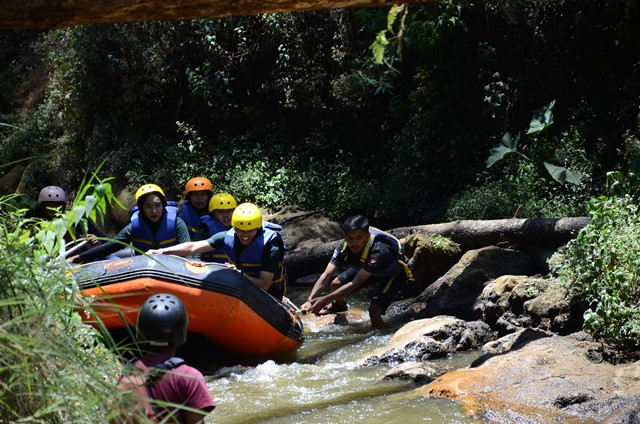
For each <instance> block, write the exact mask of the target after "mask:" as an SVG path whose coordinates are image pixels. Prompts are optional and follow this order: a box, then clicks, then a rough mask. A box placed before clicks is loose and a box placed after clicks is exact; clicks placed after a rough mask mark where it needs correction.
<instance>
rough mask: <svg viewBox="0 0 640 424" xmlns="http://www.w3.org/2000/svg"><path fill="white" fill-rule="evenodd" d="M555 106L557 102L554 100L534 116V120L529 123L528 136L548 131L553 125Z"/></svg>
mask: <svg viewBox="0 0 640 424" xmlns="http://www.w3.org/2000/svg"><path fill="white" fill-rule="evenodd" d="M555 104H556V101H555V100H552V101H551V102H550V103H549V104H548V105H546V106H544V107H543V108H542V109H540V110H538V111H537V112H536V113H535V114H534V115H533V118H531V122H530V123H529V130H528V131H527V134H528V135H530V134H538V133H540V132H542V131H544V130H546V129H547V128H548V127H549V125H551V124H553V107H554V106H555Z"/></svg>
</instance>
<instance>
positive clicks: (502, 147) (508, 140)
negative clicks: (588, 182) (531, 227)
mask: <svg viewBox="0 0 640 424" xmlns="http://www.w3.org/2000/svg"><path fill="white" fill-rule="evenodd" d="M555 104H556V101H555V100H553V101H551V103H549V104H548V105H546V106H544V107H543V108H542V109H540V110H538V111H537V112H536V113H535V114H534V115H533V117H532V118H531V122H530V123H529V129H528V130H527V135H534V134H539V133H543V132H545V131H546V129H547V128H548V127H549V126H550V125H551V124H553V107H554V106H555ZM519 141H520V133H518V134H516V136H515V137H512V136H511V134H510V133H508V132H507V133H505V134H504V136H502V140H501V141H500V144H498V145H497V146H496V147H494V148H493V149H491V151H490V152H489V158H488V159H487V168H491V167H492V166H493V165H495V164H496V163H497V162H499V161H501V160H502V159H504V157H505V156H506V155H508V154H510V153H517V154H519V155H520V156H521V157H522V158H523V159H525V160H531V159H529V158H528V157H527V156H525V155H524V154H523V153H521V152H520V151H519V150H518V142H519ZM554 159H555V161H557V162H558V163H561V164H564V163H565V162H566V160H567V152H566V151H564V150H562V149H556V151H555V152H554ZM544 167H545V169H546V170H547V172H548V173H549V175H551V177H552V178H553V179H554V180H555V181H557V182H559V183H560V184H564V183H565V182H568V183H571V184H575V185H578V184H580V180H581V179H582V174H580V173H579V172H575V171H571V170H570V169H568V168H565V167H564V166H558V165H554V164H553V163H550V162H546V161H545V162H544Z"/></svg>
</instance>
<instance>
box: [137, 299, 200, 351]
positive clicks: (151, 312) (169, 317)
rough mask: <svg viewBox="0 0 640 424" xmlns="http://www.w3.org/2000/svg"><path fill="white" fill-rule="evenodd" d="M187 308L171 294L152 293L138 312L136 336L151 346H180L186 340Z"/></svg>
mask: <svg viewBox="0 0 640 424" xmlns="http://www.w3.org/2000/svg"><path fill="white" fill-rule="evenodd" d="M188 324H189V321H188V319H187V310H186V308H185V307H184V304H183V303H182V301H181V300H180V299H178V298H177V297H176V296H174V295H172V294H167V293H162V294H154V295H153V296H150V297H149V298H147V300H145V301H144V303H143V304H142V306H141V307H140V311H139V312H138V325H137V327H138V338H139V339H140V340H141V341H145V342H149V344H151V345H152V346H182V345H183V344H185V342H186V341H187V325H188Z"/></svg>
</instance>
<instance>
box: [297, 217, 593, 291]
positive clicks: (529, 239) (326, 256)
mask: <svg viewBox="0 0 640 424" xmlns="http://www.w3.org/2000/svg"><path fill="white" fill-rule="evenodd" d="M589 223H590V219H589V218H588V217H577V218H528V219H516V218H512V219H497V220H483V221H481V220H466V221H454V222H447V223H442V224H429V225H418V226H413V227H401V228H394V229H392V230H387V231H388V232H389V233H391V234H393V235H394V236H396V237H398V238H399V239H404V238H406V237H407V236H409V235H411V234H415V233H424V234H437V235H441V236H443V237H447V238H448V239H450V240H452V241H454V242H456V243H458V244H459V245H460V248H461V250H462V251H463V252H465V251H467V250H471V249H479V248H481V247H485V246H505V247H508V246H512V245H521V246H527V248H528V249H531V248H539V249H549V250H551V249H552V250H555V249H557V248H558V247H559V246H562V245H563V244H565V243H567V242H568V241H569V240H571V239H573V238H575V237H576V236H577V235H578V232H580V230H581V229H582V228H584V227H585V226H586V225H588V224H589ZM338 242H339V240H335V241H331V242H327V243H321V244H317V245H313V246H305V247H301V248H299V249H296V250H294V251H290V252H287V255H286V262H287V272H288V274H289V278H290V280H291V281H294V280H296V279H297V278H300V277H303V276H306V275H311V274H315V273H319V272H322V271H324V268H325V267H326V265H327V262H329V260H330V259H331V254H332V253H333V250H334V249H335V247H336V246H337V244H338Z"/></svg>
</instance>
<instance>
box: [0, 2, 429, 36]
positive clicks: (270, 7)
mask: <svg viewBox="0 0 640 424" xmlns="http://www.w3.org/2000/svg"><path fill="white" fill-rule="evenodd" d="M411 2H418V1H417V0H410V1H409V3H411ZM405 3H407V2H405ZM391 5H393V3H392V2H389V1H386V0H306V1H295V0H172V1H165V0H20V1H19V0H4V1H3V2H2V7H0V29H18V28H51V27H56V26H71V25H85V24H105V23H116V22H140V21H164V20H180V19H199V18H224V17H229V16H241V15H257V14H261V13H272V12H302V11H309V10H323V9H338V8H345V7H383V6H391Z"/></svg>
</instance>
